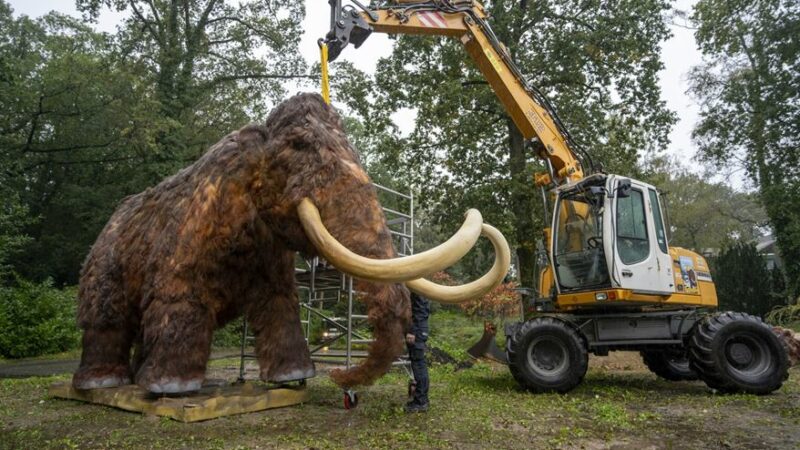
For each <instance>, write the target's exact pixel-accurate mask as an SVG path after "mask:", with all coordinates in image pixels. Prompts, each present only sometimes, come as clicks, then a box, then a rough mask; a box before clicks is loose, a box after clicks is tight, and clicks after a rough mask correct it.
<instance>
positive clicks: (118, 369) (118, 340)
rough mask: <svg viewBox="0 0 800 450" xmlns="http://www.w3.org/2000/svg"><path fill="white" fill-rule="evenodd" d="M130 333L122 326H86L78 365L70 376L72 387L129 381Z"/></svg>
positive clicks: (81, 387)
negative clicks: (99, 327) (101, 327)
mask: <svg viewBox="0 0 800 450" xmlns="http://www.w3.org/2000/svg"><path fill="white" fill-rule="evenodd" d="M132 340H133V333H132V331H131V330H130V329H124V327H122V328H106V329H98V328H86V329H85V330H84V331H83V351H82V353H81V364H80V366H79V367H78V370H77V372H75V375H73V377H72V386H73V387H75V389H99V388H109V387H117V386H122V385H125V384H130V382H131V370H130V365H129V364H130V351H131V341H132Z"/></svg>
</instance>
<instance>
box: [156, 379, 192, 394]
mask: <svg viewBox="0 0 800 450" xmlns="http://www.w3.org/2000/svg"><path fill="white" fill-rule="evenodd" d="M140 385H141V384H140ZM141 386H142V387H144V388H145V389H147V390H148V391H149V392H151V393H153V394H181V393H184V392H194V391H199V390H200V388H201V387H203V379H202V378H193V379H192V378H190V379H181V378H166V377H165V378H160V379H159V380H158V381H156V382H150V383H147V384H145V385H141Z"/></svg>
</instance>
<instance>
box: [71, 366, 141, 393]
mask: <svg viewBox="0 0 800 450" xmlns="http://www.w3.org/2000/svg"><path fill="white" fill-rule="evenodd" d="M126 384H131V377H130V375H129V373H128V368H127V367H123V366H116V367H95V368H88V369H84V368H80V369H78V371H77V372H75V375H73V376H72V387H74V388H75V389H80V390H89V389H103V388H112V387H118V386H124V385H126Z"/></svg>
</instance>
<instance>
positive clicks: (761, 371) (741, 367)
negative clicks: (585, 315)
mask: <svg viewBox="0 0 800 450" xmlns="http://www.w3.org/2000/svg"><path fill="white" fill-rule="evenodd" d="M689 363H690V365H691V368H692V369H693V370H695V371H696V372H697V373H698V375H699V376H700V379H701V380H703V381H704V382H705V383H706V384H707V385H708V386H709V387H710V388H712V389H716V390H718V391H720V392H723V393H747V394H756V395H764V394H769V393H770V392H773V391H775V390H777V389H780V387H781V386H782V385H783V382H784V381H786V379H787V378H788V377H789V357H788V354H787V351H786V347H785V344H784V342H783V341H782V340H781V339H779V338H778V336H776V335H775V333H774V332H773V331H772V328H770V327H769V326H768V325H767V324H765V323H764V322H762V321H761V319H760V318H758V317H754V316H751V315H748V314H744V313H737V312H722V313H716V314H713V315H710V316H708V317H706V318H705V319H704V320H703V321H702V322H701V323H699V324H698V325H697V326H696V327H695V330H694V333H693V334H692V336H691V339H690V342H689Z"/></svg>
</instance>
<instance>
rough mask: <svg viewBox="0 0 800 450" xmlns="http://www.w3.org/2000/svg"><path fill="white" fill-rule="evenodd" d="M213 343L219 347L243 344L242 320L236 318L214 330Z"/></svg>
mask: <svg viewBox="0 0 800 450" xmlns="http://www.w3.org/2000/svg"><path fill="white" fill-rule="evenodd" d="M251 344H252V343H251ZM212 345H213V346H214V347H219V348H232V347H239V346H240V345H242V320H241V319H236V320H234V321H232V322H230V323H228V324H227V325H225V326H224V327H222V328H220V329H218V330H216V331H214V340H213V341H212Z"/></svg>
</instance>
